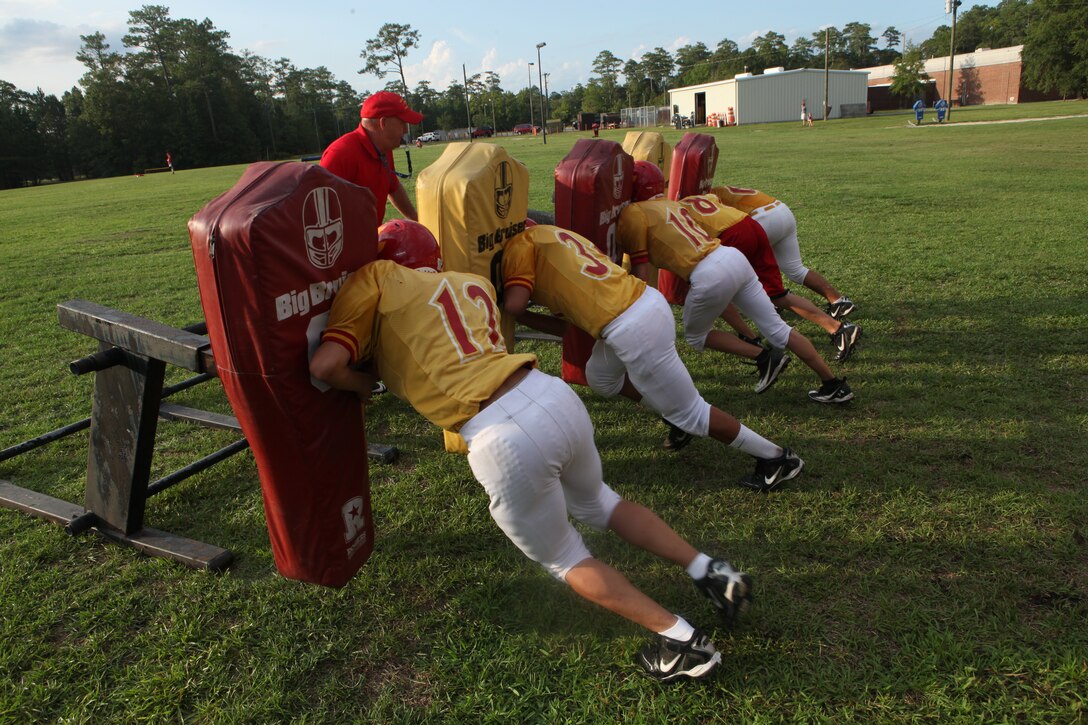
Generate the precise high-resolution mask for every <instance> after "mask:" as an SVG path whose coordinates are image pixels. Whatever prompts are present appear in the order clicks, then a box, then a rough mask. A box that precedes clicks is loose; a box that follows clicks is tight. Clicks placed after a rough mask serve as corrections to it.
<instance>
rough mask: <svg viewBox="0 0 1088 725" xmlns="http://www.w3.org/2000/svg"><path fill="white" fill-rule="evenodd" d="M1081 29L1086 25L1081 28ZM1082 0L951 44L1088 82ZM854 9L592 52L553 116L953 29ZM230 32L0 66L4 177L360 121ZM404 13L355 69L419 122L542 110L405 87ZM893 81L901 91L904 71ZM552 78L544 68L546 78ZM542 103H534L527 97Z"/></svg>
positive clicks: (159, 27)
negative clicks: (51, 89)
mask: <svg viewBox="0 0 1088 725" xmlns="http://www.w3.org/2000/svg"><path fill="white" fill-rule="evenodd" d="M1077 28H1079V29H1080V32H1075V31H1076V29H1077ZM1084 28H1088V0H1001V1H1000V2H999V3H998V4H997V5H996V6H994V7H989V6H982V5H980V6H976V7H973V8H971V9H970V10H967V11H965V12H964V13H962V14H961V15H959V16H958V21H957V27H956V33H955V40H956V48H955V52H956V53H957V54H960V53H967V52H971V51H974V50H975V49H976V48H979V47H994V48H997V47H1006V46H1010V45H1021V44H1023V45H1024V46H1025V48H1024V54H1023V59H1024V81H1025V83H1026V84H1027V85H1028V86H1029V87H1032V88H1035V89H1036V90H1041V91H1057V92H1060V93H1062V94H1063V95H1065V96H1067V97H1073V96H1084V95H1088V34H1085V33H1084V32H1083V29H1084ZM873 33H874V31H873V29H872V27H871V26H870V25H868V24H866V23H858V22H852V23H847V24H846V25H845V26H844V27H843V28H842V29H839V28H835V27H829V28H826V29H824V30H820V31H817V32H815V33H813V34H812V35H810V36H802V37H799V38H797V39H796V40H795V41H794V42H793V43H792V44H791V45H787V44H786V40H785V36H783V35H782V34H780V33H777V32H774V31H770V32H767V33H765V34H764V35H761V36H759V37H757V38H756V39H754V40H753V41H752V43H751V45H750V46H749V47H748V48H745V49H741V48H740V47H739V46H738V44H737V43H736V42H734V41H732V40H729V39H728V38H726V39H722V40H721V41H719V42H718V43H717V45H715V46H714V47H713V48H711V47H709V46H707V45H706V44H705V43H702V42H698V43H692V44H689V45H685V46H682V47H680V48H677V49H676V50H675V51H674V52H672V53H670V52H668V51H667V50H665V49H664V48H661V47H656V48H654V49H652V50H650V51H648V52H646V53H644V54H643V55H642V56H641V57H639V58H637V59H627V60H624V59H621V58H619V57H617V56H616V55H615V54H614V53H612V52H611V51H610V50H601V51H600V52H599V53H597V55H596V57H595V58H594V60H593V63H592V69H593V75H592V76H591V78H590V79H589V80H588V82H586V83H585V84H584V85H583V84H578V85H575V86H574V87H573V88H571V89H569V90H564V91H551V90H550V89H548V90H547V96H548V110H549V118H550V119H553V120H559V121H562V122H564V123H566V122H570V121H573V120H574V118H575V117H576V115H577V114H578V113H579V112H589V113H600V112H615V111H617V110H618V109H619V108H621V107H634V106H646V105H653V106H658V105H664V104H665V103H667V94H666V91H667V90H668V89H669V88H676V87H680V86H687V85H694V84H698V83H707V82H711V81H715V80H722V79H727V78H732V77H734V76H735V75H736V74H737V73H742V72H750V73H759V72H762V71H763V70H765V69H767V68H772V67H784V68H787V69H790V68H805V67H822V66H823V65H824V63H825V62H826V63H827V65H828V66H829V67H830V68H835V69H840V68H863V67H868V66H874V65H884V64H899V66H900V67H901V69H902V70H901V75H902V76H903V78H904V79H906V80H909V76H910V75H911V74H912V73H913V74H914V75H915V76H917V75H918V74H919V73H920V67H921V62H922V61H923V60H924V59H925V58H930V57H939V56H944V55H947V54H948V52H949V49H950V42H951V27H950V26H947V25H944V26H941V27H939V28H937V29H936V31H935V32H934V33H933V35H932V36H931V37H930V38H929V39H927V40H925V41H923V42H921V43H919V44H917V45H912V44H910V43H905V42H904V38H903V34H902V33H901V32H900V31H899V30H897V29H896V28H894V27H888V28H886V29H884V31H883V32H881V34H880V35H879V36H876V35H874V34H873ZM228 38H229V35H228V33H227V32H225V31H223V30H219V29H218V28H216V27H215V25H214V24H213V23H212V22H211V21H210V20H208V19H204V20H202V21H195V20H191V19H186V18H180V19H175V18H172V17H171V16H170V10H169V8H168V7H166V6H162V5H144V6H142V7H141V8H140V9H138V10H133V11H131V12H130V13H129V20H128V33H127V34H126V35H125V36H124V38H123V41H122V42H123V43H124V46H125V48H126V49H127V51H128V52H119V51H117V50H114V49H112V48H111V47H110V46H109V44H108V43H106V41H105V36H104V35H103V34H102V33H97V32H96V33H91V34H90V35H84V36H81V41H82V45H81V47H80V50H79V52H78V54H77V56H76V57H77V59H78V60H79V61H80V62H81V63H83V65H84V66H85V67H86V73H85V74H84V75H83V77H82V78H81V79H80V81H79V84H78V85H76V86H74V87H73V88H72V89H71V90H69V91H66V92H65V93H64V94H63V95H62V96H61V98H57V97H56V96H54V95H47V94H45V93H43V92H42V91H41V89H38V90H37V91H35V92H27V91H22V90H19V89H17V88H16V87H15V86H14V85H12V84H11V83H8V82H6V81H3V80H0V188H9V187H13V186H20V185H25V184H34V183H40V182H41V181H45V180H51V179H59V180H70V179H75V178H92V177H102V176H113V175H121V174H131V173H140V172H142V171H144V170H146V169H152V168H160V167H162V166H164V165H165V163H166V162H165V156H166V153H167V152H169V153H170V154H171V155H172V156H173V159H174V161H175V163H176V164H177V165H178V166H179V167H181V168H191V167H197V166H212V165H219V164H229V163H244V162H249V161H254V160H257V159H276V158H291V157H295V156H298V155H300V154H307V153H318V152H320V151H321V150H322V149H323V148H324V147H325V146H326V145H328V143H329V142H330V141H332V140H333V139H335V138H336V137H337V136H339V135H340V134H342V133H344V132H346V131H348V130H350V129H351V128H354V127H355V125H356V124H357V123H358V109H359V105H360V104H361V103H362V101H363V100H364V99H365V97H366V96H367V95H369V93H368V92H364V93H357V92H356V91H355V90H354V89H353V88H352V87H351V85H350V84H349V83H347V82H346V81H342V80H337V79H336V78H335V77H334V76H333V75H332V73H331V72H330V71H329V70H328V69H327V68H326V67H324V66H318V67H317V68H298V67H296V66H295V65H294V64H292V63H291V61H290V60H289V59H287V58H279V59H277V60H270V59H267V58H263V57H261V56H259V55H255V54H253V53H250V52H248V51H243V52H242V53H240V54H239V53H235V52H234V51H233V50H231V48H230V46H229V44H228V42H227V41H228ZM419 41H420V38H419V33H418V31H415V30H413V29H412V28H411V26H410V25H404V24H395V23H388V24H386V25H383V26H382V27H381V28H380V29H379V30H378V32H377V34H376V35H375V37H374V38H371V39H370V40H368V41H367V42H366V45H365V47H364V48H363V49H362V51H361V52H360V58H361V60H362V66H363V67H362V68H360V70H359V72H360V73H373V74H375V75H377V76H378V77H379V78H382V79H386V83H385V88H387V89H390V90H395V91H397V92H399V93H401V94H403V95H405V96H406V97H407V98H408V100H409V103H410V104H411V105H412V107H413V108H417V109H418V110H420V111H421V112H422V113H423V114H424V116H425V118H424V122H423V128H422V129H413V130H414V131H416V132H417V133H418V132H419V131H421V130H429V129H451V128H461V127H465V126H482V125H490V126H494V127H495V128H498V129H509V128H511V127H513V126H514V125H515V124H518V123H525V122H527V121H529V120H530V108H533V111H534V118H539V114H540V109H539V101H540V98H541V94H540V89H539V88H538V87H536V85H534V81H535V79H531V78H530V79H528V80H529V85H528V86H525V87H522V88H520V89H518V90H504V89H503V88H502V87H501V85H500V78H499V76H498V75H497V74H496V73H494V72H490V71H487V72H483V73H477V74H474V75H472V76H470V77H467V78H464V79H463V82H454V83H451V84H450V85H449V86H448V87H446V88H445V89H443V90H439V89H436V88H434V87H433V86H432V85H431V83H430V82H428V81H426V80H424V81H420V82H419V83H417V84H416V85H415V87H412V88H410V87H408V85H407V82H406V80H405V74H404V66H405V61H406V59H407V57H408V55H409V54H410V53H411V52H412V51H413V50H414V49H416V48H418V47H419ZM906 80H905V81H904V82H903V83H902V84H901V86H902V88H903V92H904V93H909V92H910V83H908V82H906ZM545 86H547V82H546V79H545ZM534 106H535V107H534Z"/></svg>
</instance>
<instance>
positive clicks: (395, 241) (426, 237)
mask: <svg viewBox="0 0 1088 725" xmlns="http://www.w3.org/2000/svg"><path fill="white" fill-rule="evenodd" d="M378 259H388V260H391V261H393V262H396V263H397V264H399V265H400V266H402V267H408V268H409V269H418V270H422V271H424V272H441V271H442V251H441V250H440V249H439V248H438V241H437V240H435V238H434V235H433V234H431V230H430V229H428V228H427V227H425V226H423V225H422V224H420V223H419V222H414V221H410V220H408V219H393V220H392V221H388V222H386V223H385V224H382V225H381V226H380V227H378Z"/></svg>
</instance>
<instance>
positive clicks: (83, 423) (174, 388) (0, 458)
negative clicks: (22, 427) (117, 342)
mask: <svg viewBox="0 0 1088 725" xmlns="http://www.w3.org/2000/svg"><path fill="white" fill-rule="evenodd" d="M114 349H116V348H114ZM77 374H78V373H77ZM212 379H213V376H211V375H209V374H208V373H201V374H200V375H194V376H193V377H191V378H188V379H186V380H182V381H181V382H180V383H176V384H174V385H171V386H170V387H168V388H163V390H162V397H164V398H166V397H168V396H170V395H173V394H174V393H178V392H181V391H182V390H187V389H189V388H191V387H193V386H194V385H198V384H200V383H203V382H206V381H208V380H212ZM159 417H161V418H168V416H164V415H163V414H162V410H161V408H160V411H159ZM90 425H91V419H90V418H84V419H83V420H77V421H76V422H75V423H69V424H68V425H66V426H62V427H60V428H57V429H56V430H51V431H49V432H48V433H42V434H41V435H40V436H38V437H36V438H31V439H30V440H27V441H23V442H22V443H16V444H15V445H13V446H10V447H8V448H5V449H4V450H2V451H0V463H2V462H4V461H6V460H8V459H9V458H15V456H18V455H20V454H23V453H26V452H27V451H32V450H34V449H35V448H40V447H41V446H44V445H45V444H46V443H52V442H53V441H57V440H60V439H61V438H65V437H67V436H70V435H72V434H73V433H78V432H80V431H81V430H86V429H87V428H88V427H90ZM234 429H235V430H237V429H238V427H237V425H235V426H234Z"/></svg>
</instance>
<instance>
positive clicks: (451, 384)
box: [310, 222, 752, 681]
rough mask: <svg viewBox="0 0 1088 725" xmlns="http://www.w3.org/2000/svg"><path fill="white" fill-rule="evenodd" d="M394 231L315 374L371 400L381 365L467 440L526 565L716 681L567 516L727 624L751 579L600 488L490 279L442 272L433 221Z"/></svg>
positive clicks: (580, 436) (677, 672) (647, 663)
mask: <svg viewBox="0 0 1088 725" xmlns="http://www.w3.org/2000/svg"><path fill="white" fill-rule="evenodd" d="M388 227H389V225H386V226H383V227H382V228H381V229H379V241H378V244H379V253H378V256H379V258H378V259H377V260H375V261H374V262H372V263H370V264H367V265H365V266H364V267H362V268H361V269H359V270H358V271H356V272H355V273H354V274H352V275H351V276H350V277H349V278H348V280H347V281H346V282H345V283H344V285H343V287H342V288H341V289H340V291H339V292H338V293H337V295H336V298H335V300H334V301H333V306H332V310H331V312H330V314H329V323H328V327H327V328H326V329H325V331H324V333H323V335H322V338H321V340H322V341H321V344H320V345H319V346H318V348H317V350H316V352H315V353H314V356H313V358H312V360H311V363H310V371H311V373H312V374H313V375H314V376H315V377H316V378H318V379H319V380H322V381H324V382H326V383H327V384H329V385H330V386H332V387H334V388H338V389H340V390H346V391H349V392H353V393H355V394H357V395H358V396H359V398H360V399H361V400H362V401H363V402H364V403H365V402H367V401H368V400H369V398H370V391H371V389H372V387H373V381H374V377H373V376H372V375H370V374H368V373H366V372H362V371H361V370H360V369H359V368H358V367H357V366H358V365H359V364H360V363H362V362H364V361H366V362H369V363H372V364H373V366H374V368H375V369H376V371H377V373H378V374H379V375H380V376H381V378H382V379H383V380H385V381H386V383H387V385H388V386H389V390H390V391H391V392H392V393H393V394H394V395H396V396H397V397H400V398H402V399H403V400H405V401H406V402H408V403H409V404H411V405H412V407H414V408H415V409H416V410H417V411H419V413H420V414H422V415H423V416H424V417H426V418H427V419H428V420H430V421H431V422H433V423H434V424H435V425H438V426H441V427H442V428H444V429H448V430H454V431H459V432H460V433H461V435H462V436H463V437H464V439H465V441H466V442H467V444H468V462H469V466H470V467H471V469H472V472H473V474H474V475H475V477H476V479H477V480H478V481H479V482H480V484H481V485H482V486H483V487H484V490H485V491H486V492H487V494H488V496H489V498H490V500H491V504H490V511H491V516H492V518H493V519H494V520H495V523H497V524H498V525H499V528H501V529H502V531H503V532H504V533H505V534H506V536H507V537H508V538H509V539H510V540H511V541H513V542H514V544H515V545H516V546H517V547H518V548H519V549H521V551H522V552H523V553H524V554H525V555H526V556H528V557H529V558H530V559H532V560H533V561H535V562H537V563H539V564H540V565H541V566H543V567H544V568H545V569H546V570H547V571H548V572H549V573H550V574H551V575H552V576H554V577H555V578H556V579H558V580H560V581H564V582H566V583H567V584H568V585H569V586H570V587H571V588H572V589H573V590H574V591H575V592H576V593H578V594H579V595H580V596H582V597H584V598H585V599H587V600H589V601H591V602H594V603H596V604H598V605H600V606H602V607H605V608H606V609H609V610H611V611H613V612H615V613H617V614H619V615H621V616H623V617H625V618H627V619H629V620H630V621H632V622H635V623H637V624H640V625H642V626H644V627H646V628H648V629H650V630H651V631H653V632H655V633H657V637H655V638H654V641H653V642H652V643H651V644H650V645H649V646H647V647H646V648H645V649H644V650H642V652H641V653H640V654H639V657H638V662H639V664H640V665H641V667H642V668H643V670H644V671H645V672H646V673H647V674H648V675H650V676H651V677H654V678H655V679H658V680H662V681H668V680H674V679H678V678H681V677H691V678H697V677H705V676H706V675H708V674H710V672H711V671H712V670H713V669H714V668H715V667H716V666H717V664H718V663H719V662H720V661H721V654H720V653H719V652H718V651H717V650H716V649H715V647H714V644H713V643H712V642H711V641H710V639H709V638H708V637H707V635H706V634H705V633H704V632H702V631H700V630H698V629H696V628H695V627H693V626H692V625H691V624H689V623H688V622H687V621H686V620H685V619H684V618H683V617H680V616H678V615H675V614H672V613H670V612H669V611H668V610H666V609H665V608H663V607H662V606H661V605H659V604H658V603H657V602H655V601H654V600H653V599H651V598H650V597H649V596H647V595H646V594H644V593H642V592H641V591H640V590H639V589H637V588H636V587H635V586H634V585H633V584H631V582H630V581H628V580H627V578H626V577H624V576H623V575H622V574H621V573H620V572H618V571H617V570H615V569H613V568H612V567H610V566H609V565H607V564H605V563H603V562H601V561H599V560H597V559H595V558H594V557H593V556H592V555H591V554H590V553H589V550H588V549H587V548H586V545H585V543H584V542H583V540H582V537H581V536H580V535H579V533H578V531H577V530H576V529H575V528H574V526H573V525H572V524H571V522H570V520H569V519H568V512H569V514H570V515H572V516H573V517H574V518H575V519H577V520H579V521H581V522H582V523H584V524H587V525H589V526H591V527H593V528H596V529H599V530H603V529H609V530H611V531H614V532H615V533H616V534H617V535H619V536H620V537H621V538H623V539H624V540H626V541H628V542H630V543H631V544H633V545H635V546H638V547H640V548H643V549H645V550H647V551H649V552H651V553H653V554H655V555H657V556H659V557H661V558H663V559H665V560H667V561H671V562H673V563H675V564H677V565H678V566H681V567H683V568H685V569H686V570H687V572H688V574H689V575H690V576H691V578H692V579H693V580H694V582H695V585H696V587H697V588H698V589H699V590H700V591H701V592H702V593H703V594H704V595H705V596H707V597H708V598H709V599H710V601H711V602H712V604H713V605H714V606H715V607H716V608H717V609H718V610H719V612H720V613H721V614H722V616H723V617H724V618H725V619H726V621H727V623H732V621H733V620H734V618H735V617H736V616H737V615H738V614H741V613H743V612H744V611H745V610H746V609H747V608H748V606H749V603H750V601H751V598H752V580H751V578H750V577H749V576H748V575H747V574H744V573H743V572H739V571H737V570H735V569H734V568H733V567H732V566H731V565H730V564H729V563H728V562H727V561H724V560H722V559H712V558H711V557H709V556H708V555H706V554H704V553H701V552H699V551H698V550H696V549H695V548H694V547H692V546H691V545H690V544H689V543H688V542H686V541H685V540H684V539H682V538H681V537H680V536H679V535H678V534H677V533H676V532H675V531H673V529H671V528H670V527H669V526H668V525H667V524H666V523H665V522H664V521H662V520H661V519H660V518H659V517H658V516H657V515H656V514H654V513H653V512H652V511H650V510H649V509H647V508H646V507H644V506H641V505H639V504H637V503H634V502H632V501H626V500H624V499H622V498H620V496H619V495H618V494H617V493H615V491H613V490H612V489H611V488H610V487H609V486H608V485H607V484H606V483H605V482H604V480H603V479H602V475H601V460H600V456H599V454H598V452H597V449H596V447H595V445H594V442H593V426H592V424H591V423H590V420H589V416H588V414H587V413H586V410H585V407H584V406H583V405H582V402H581V399H580V398H579V397H578V395H577V394H576V393H575V392H574V391H573V390H571V388H570V387H569V386H568V385H566V384H565V383H563V382H562V381H561V380H559V379H557V378H554V377H551V376H549V375H545V374H544V373H542V372H540V371H538V370H537V369H536V358H535V356H533V355H528V354H510V353H508V352H507V351H506V349H505V347H504V345H503V338H502V335H501V334H500V333H499V327H498V309H497V307H496V302H495V291H494V288H493V287H492V286H491V283H490V282H489V281H487V280H486V279H484V278H482V277H478V276H476V275H472V274H466V273H456V272H447V273H442V272H441V269H442V260H441V256H440V252H439V249H438V243H437V242H436V241H435V240H434V237H433V236H431V234H430V232H429V231H428V230H427V228H426V227H424V226H422V225H421V224H417V223H415V222H401V223H399V224H398V225H396V226H395V227H393V229H392V231H390V229H388Z"/></svg>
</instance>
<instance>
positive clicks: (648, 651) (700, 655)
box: [638, 629, 722, 682]
mask: <svg viewBox="0 0 1088 725" xmlns="http://www.w3.org/2000/svg"><path fill="white" fill-rule="evenodd" d="M721 661H722V655H721V652H718V650H716V649H715V648H714V643H713V642H711V641H710V638H709V637H707V636H706V634H704V633H703V632H701V631H700V630H698V629H696V630H695V632H694V633H693V634H692V635H691V639H689V640H688V641H687V642H681V641H680V640H676V639H669V638H668V637H662V636H661V635H657V639H656V641H654V642H652V643H651V644H648V645H647V646H646V647H644V648H643V649H642V651H641V652H639V654H638V664H639V666H641V667H642V669H643V671H644V672H645V673H646V675H647V676H649V677H652V678H653V679H655V680H657V681H658V682H672V681H673V680H677V679H679V678H681V677H690V678H692V679H699V678H701V677H706V676H707V675H709V674H710V673H711V672H712V671H713V670H714V668H715V667H717V666H718V663H719V662H721Z"/></svg>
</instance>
